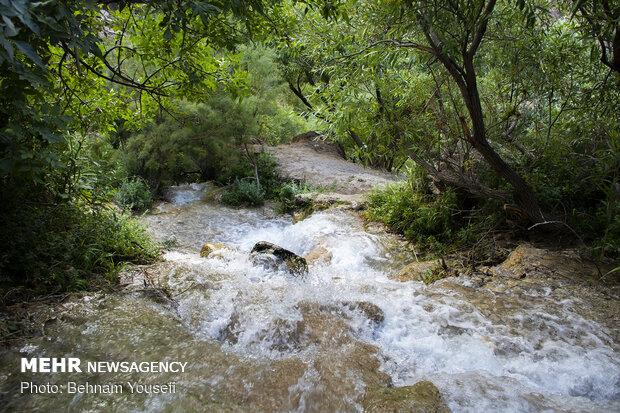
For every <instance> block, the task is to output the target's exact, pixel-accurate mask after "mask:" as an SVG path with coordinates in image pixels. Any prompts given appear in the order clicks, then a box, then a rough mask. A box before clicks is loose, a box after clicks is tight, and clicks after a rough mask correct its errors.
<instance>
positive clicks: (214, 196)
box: [202, 186, 226, 201]
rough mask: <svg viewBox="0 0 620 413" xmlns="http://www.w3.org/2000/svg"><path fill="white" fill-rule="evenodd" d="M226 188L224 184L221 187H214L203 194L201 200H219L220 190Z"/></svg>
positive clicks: (222, 190) (220, 196)
mask: <svg viewBox="0 0 620 413" xmlns="http://www.w3.org/2000/svg"><path fill="white" fill-rule="evenodd" d="M224 189H226V187H225V186H223V187H221V188H215V189H213V190H211V191H209V192H207V193H206V194H205V196H204V198H202V199H203V201H219V200H220V198H222V192H224Z"/></svg>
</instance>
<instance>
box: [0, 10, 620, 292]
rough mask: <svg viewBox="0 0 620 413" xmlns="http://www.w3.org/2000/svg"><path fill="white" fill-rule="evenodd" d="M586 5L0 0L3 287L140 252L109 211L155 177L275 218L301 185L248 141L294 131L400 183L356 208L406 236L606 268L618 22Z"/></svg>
mask: <svg viewBox="0 0 620 413" xmlns="http://www.w3.org/2000/svg"><path fill="white" fill-rule="evenodd" d="M595 3H596V2H594V3H592V2H586V1H568V0H567V1H566V2H559V3H558V2H547V1H546V0H531V1H518V2H509V1H507V2H496V1H495V0H472V1H469V2H458V1H457V2H446V3H445V4H439V3H437V2H432V1H427V0H423V1H418V2H409V1H379V2H376V1H370V0H369V1H366V0H364V1H354V0H337V1H331V0H325V1H323V0H307V1H303V0H300V1H295V0H282V1H274V2H263V1H261V0H243V1H217V2H211V1H208V0H206V1H203V0H180V1H177V2H158V1H146V2H142V1H141V2H133V1H120V2H96V1H92V0H72V1H57V0H52V1H47V2H29V1H26V0H0V14H1V15H2V19H0V73H1V77H0V184H1V185H0V196H1V198H2V207H1V212H2V220H1V222H2V228H0V230H2V231H3V232H4V233H6V234H10V239H9V240H7V241H3V242H4V244H3V252H2V253H1V255H0V270H1V274H0V277H1V278H2V282H3V284H4V286H5V287H8V286H10V285H27V286H28V287H29V288H33V289H35V290H40V291H43V290H46V289H54V288H58V289H72V288H76V287H79V286H83V285H84V279H85V277H86V276H87V274H91V273H96V272H107V273H113V272H114V271H115V270H113V268H116V267H115V265H117V264H118V263H120V262H121V261H124V260H134V261H135V260H137V261H144V260H146V259H152V258H153V257H154V250H153V248H152V247H151V246H148V247H147V246H144V245H145V244H146V243H147V242H146V241H145V240H144V239H143V237H144V234H143V232H142V231H141V230H139V229H137V228H136V227H134V226H133V225H134V224H133V223H132V222H131V221H129V220H128V219H127V218H126V217H125V216H124V215H123V216H122V217H121V215H122V214H121V215H119V213H114V212H113V211H114V209H113V208H111V207H110V203H111V202H116V203H118V205H120V206H121V207H122V208H125V209H133V210H143V209H145V208H148V206H149V204H150V203H151V201H152V199H153V198H154V197H156V196H157V195H158V193H160V192H161V190H162V189H163V188H164V187H165V186H166V185H170V184H174V183H179V182H189V181H198V180H207V179H213V180H216V181H217V182H218V183H220V184H221V185H228V186H229V188H228V189H227V190H226V191H225V192H224V194H223V200H224V201H226V202H229V203H231V204H235V205H241V204H252V205H258V204H260V203H261V202H263V200H264V199H265V198H273V199H279V200H280V201H281V203H282V209H283V211H290V210H291V209H293V208H294V199H295V194H296V193H297V192H299V191H300V190H301V189H300V188H299V187H297V186H296V185H297V184H292V183H284V184H283V183H282V182H281V181H280V179H279V177H277V174H276V173H275V169H274V164H273V160H271V159H270V158H268V157H267V156H265V155H257V154H254V153H252V152H251V151H252V150H253V149H252V148H253V146H252V144H254V143H258V142H262V143H267V144H278V143H282V142H287V141H288V139H290V138H291V137H293V136H295V135H297V134H298V133H301V132H305V131H308V130H315V129H321V130H322V131H323V132H324V135H326V136H329V137H330V138H331V139H334V140H338V141H339V142H341V143H342V144H343V146H344V147H345V149H346V152H347V155H348V157H349V158H350V159H352V160H354V161H356V162H360V163H363V164H365V165H372V166H376V167H380V168H383V169H386V170H390V171H400V172H403V170H404V168H410V169H408V170H409V171H415V173H410V174H409V175H410V176H409V178H410V179H409V182H408V183H407V184H403V185H401V186H396V187H393V188H390V189H388V190H386V191H383V192H380V193H377V194H375V195H374V196H373V197H372V202H371V204H372V209H371V211H370V213H369V215H370V216H372V217H375V218H376V219H382V220H383V221H384V222H386V223H388V224H389V225H392V226H394V227H395V228H396V229H398V230H399V231H402V232H404V233H405V234H407V236H408V237H409V238H411V239H412V240H415V241H417V242H419V243H422V244H424V245H429V246H434V247H435V248H440V244H442V243H462V244H464V245H467V243H470V242H474V240H475V238H476V236H475V234H476V233H477V232H479V231H481V230H483V229H485V228H488V226H489V225H491V223H490V221H489V220H491V219H493V220H494V222H493V225H501V224H502V223H504V222H506V221H511V222H518V224H519V225H521V227H522V228H523V229H524V231H526V232H527V231H531V230H537V229H544V228H548V229H550V230H556V231H557V230H560V231H565V232H566V231H568V234H569V235H570V236H573V235H575V234H576V236H577V237H579V238H581V239H583V240H585V241H586V242H587V243H588V244H589V245H591V246H593V247H594V248H595V250H596V252H597V254H599V256H601V257H604V256H611V257H618V256H620V218H618V216H619V215H620V214H619V212H620V176H619V175H618V171H619V170H620V155H619V152H620V119H619V118H618V116H617V114H618V113H620V71H619V70H618V67H619V66H618V65H620V52H619V51H620V45H619V44H618V42H619V41H620V40H619V39H620V34H619V33H620V32H619V29H618V15H619V13H620V11H619V9H618V6H617V5H614V4H608V6H607V7H604V8H602V9H601V8H600V7H597V6H596V4H595ZM606 4H607V2H606ZM412 164H415V165H417V166H416V167H415V168H413V167H412V166H411V165H412ZM256 174H258V179H256V176H255V175H256ZM436 194H439V195H436ZM502 206H503V209H504V211H506V212H502ZM489 217H491V218H489ZM567 228H569V229H567ZM121 234H125V235H122V236H121ZM79 240H82V241H83V242H78V241H79ZM36 245H40V246H41V248H40V251H41V252H40V253H39V252H36V251H39V248H35V247H34V246H36ZM135 245H143V246H144V250H142V249H141V248H137V247H135ZM149 245H150V244H149ZM60 246H64V247H63V248H61V247H60ZM136 248H137V249H136ZM145 251H148V252H145Z"/></svg>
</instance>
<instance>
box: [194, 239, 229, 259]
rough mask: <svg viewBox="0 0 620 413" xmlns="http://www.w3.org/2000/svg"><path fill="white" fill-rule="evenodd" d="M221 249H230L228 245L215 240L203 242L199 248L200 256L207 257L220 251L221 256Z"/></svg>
mask: <svg viewBox="0 0 620 413" xmlns="http://www.w3.org/2000/svg"><path fill="white" fill-rule="evenodd" d="M222 251H231V249H230V247H228V246H226V245H224V244H218V243H217V242H205V243H204V244H202V248H201V249H200V256H201V257H202V258H207V257H209V255H211V254H212V253H214V252H220V256H221V252H222Z"/></svg>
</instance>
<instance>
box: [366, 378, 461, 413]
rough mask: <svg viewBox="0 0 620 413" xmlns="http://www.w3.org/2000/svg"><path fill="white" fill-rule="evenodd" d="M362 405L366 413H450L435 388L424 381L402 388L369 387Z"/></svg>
mask: <svg viewBox="0 0 620 413" xmlns="http://www.w3.org/2000/svg"><path fill="white" fill-rule="evenodd" d="M363 405H364V412H368V413H384V412H385V413H387V412H390V413H392V412H408V413H431V412H432V413H450V409H449V408H448V406H447V405H446V404H445V402H444V401H443V398H442V397H441V393H439V390H438V389H437V387H435V385H434V384H433V383H431V382H430V381H426V380H424V381H420V382H417V383H416V384H414V385H413V386H404V387H391V388H388V387H380V386H369V387H368V388H367V389H366V394H365V396H364V402H363Z"/></svg>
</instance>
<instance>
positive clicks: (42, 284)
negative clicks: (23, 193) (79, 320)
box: [0, 202, 159, 294]
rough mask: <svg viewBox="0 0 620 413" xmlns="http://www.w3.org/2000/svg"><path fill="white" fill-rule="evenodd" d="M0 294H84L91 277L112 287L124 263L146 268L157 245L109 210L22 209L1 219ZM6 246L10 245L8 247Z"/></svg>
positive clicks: (61, 206)
mask: <svg viewBox="0 0 620 413" xmlns="http://www.w3.org/2000/svg"><path fill="white" fill-rule="evenodd" d="M1 220H2V222H1V223H2V228H3V231H4V232H5V233H7V234H10V237H3V241H2V242H1V243H2V244H3V245H2V251H4V252H3V253H2V255H1V256H0V290H2V291H7V290H10V289H13V288H16V287H18V288H20V289H24V290H29V291H32V292H33V293H37V294H46V293H54V292H60V291H75V290H82V289H88V288H89V287H90V286H91V284H93V283H92V280H93V278H97V277H99V278H101V279H103V280H105V282H107V283H115V282H116V280H117V276H118V272H119V271H120V269H121V268H122V266H123V264H124V263H127V262H134V263H149V262H153V261H154V260H156V259H157V257H158V255H159V246H158V244H157V243H155V242H154V241H152V240H151V238H150V237H149V235H148V234H147V232H146V230H145V228H144V226H143V225H142V224H140V223H139V222H138V221H137V220H135V219H133V218H131V216H130V215H129V213H123V212H120V211H118V210H115V209H113V208H112V207H104V206H97V207H95V206H86V205H78V204H77V203H75V202H70V203H59V204H57V205H45V206H40V205H35V206H27V207H24V208H22V209H21V210H19V211H14V212H13V213H12V214H4V215H3V216H2V218H1ZM8 244H10V245H8Z"/></svg>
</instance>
